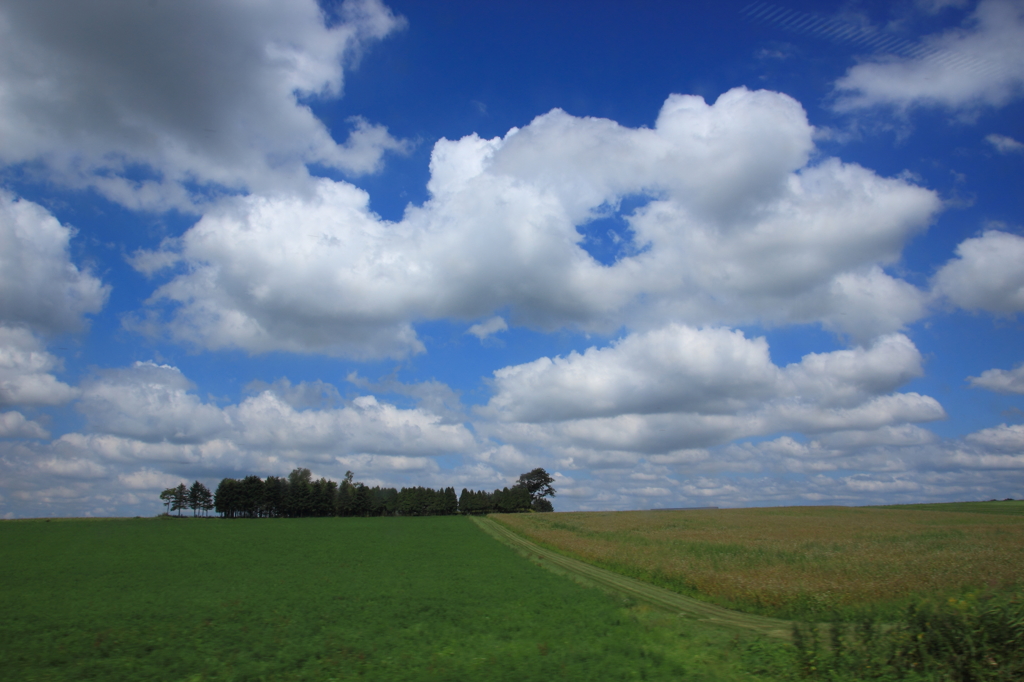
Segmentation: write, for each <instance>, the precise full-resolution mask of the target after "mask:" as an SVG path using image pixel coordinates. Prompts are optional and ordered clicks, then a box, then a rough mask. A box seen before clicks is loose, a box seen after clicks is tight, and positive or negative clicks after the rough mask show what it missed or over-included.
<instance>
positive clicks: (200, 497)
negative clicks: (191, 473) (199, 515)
mask: <svg viewBox="0 0 1024 682" xmlns="http://www.w3.org/2000/svg"><path fill="white" fill-rule="evenodd" d="M209 499H211V498H210V489H209V488H207V487H206V486H205V485H203V484H202V483H200V482H199V481H196V482H195V483H193V484H192V487H191V488H189V489H188V508H189V509H191V510H192V516H195V515H196V511H197V510H200V509H205V506H204V505H205V504H206V503H207V501H208V500H209Z"/></svg>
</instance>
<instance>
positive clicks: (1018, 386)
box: [967, 365, 1024, 394]
mask: <svg viewBox="0 0 1024 682" xmlns="http://www.w3.org/2000/svg"><path fill="white" fill-rule="evenodd" d="M967 378H968V380H969V381H970V382H971V386H973V387H974V388H987V389H988V390H990V391H996V392H997V393H1021V394H1024V365H1020V366H1018V367H1015V368H1014V369H986V370H985V371H984V372H982V373H981V376H980V377H967Z"/></svg>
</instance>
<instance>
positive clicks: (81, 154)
mask: <svg viewBox="0 0 1024 682" xmlns="http://www.w3.org/2000/svg"><path fill="white" fill-rule="evenodd" d="M338 13H339V17H338V18H339V19H340V20H339V21H337V22H334V23H333V25H331V26H328V25H326V24H325V20H326V17H325V15H324V12H323V11H322V10H321V8H320V7H319V5H318V4H317V3H316V2H315V1H314V0H296V1H294V2H288V3H281V2H268V1H265V0H260V1H256V2H250V1H249V0H231V1H228V2H215V3H210V2H204V1H202V0H182V1H180V2H167V3H127V4H126V3H122V2H114V1H112V0H93V1H91V2H77V1H73V0H66V1H61V2H57V3H56V4H54V3H50V4H48V5H47V6H46V7H43V6H42V5H39V4H36V3H6V4H5V5H4V6H3V8H0V90H2V91H3V92H4V97H3V98H2V99H0V138H2V139H3V140H4V145H3V148H2V150H0V159H2V160H3V161H4V162H6V163H20V162H25V161H28V162H41V163H43V164H45V165H46V166H47V167H48V168H49V169H50V171H51V172H52V173H53V175H52V176H51V177H52V179H55V180H59V181H63V182H65V183H68V184H70V185H72V186H91V187H93V188H95V189H97V190H98V191H99V192H101V193H102V194H104V195H105V196H107V197H108V198H110V199H112V200H114V201H118V202H121V203H123V204H125V205H127V206H130V207H149V208H165V207H168V206H178V207H186V208H188V207H190V206H191V203H192V201H193V199H195V198H196V197H194V196H191V195H190V192H189V189H187V186H194V185H192V183H198V184H199V185H206V186H209V185H220V186H224V187H228V188H232V189H243V190H244V189H251V190H256V191H260V190H270V189H273V188H277V187H281V186H288V185H291V186H293V187H294V186H297V185H299V184H301V183H302V182H303V181H304V180H305V179H306V178H307V177H308V174H307V171H306V166H305V164H307V163H319V164H323V165H325V166H329V167H333V168H338V169H341V170H343V171H347V172H350V173H366V172H372V171H374V170H375V169H377V168H378V166H379V164H380V159H381V155H382V154H383V153H384V152H385V151H386V150H401V149H404V147H405V145H404V143H401V142H398V141H397V140H395V139H394V138H392V137H391V136H390V135H388V134H387V131H386V130H385V129H383V128H382V127H380V126H374V125H371V124H369V123H367V122H366V121H363V120H362V119H355V120H353V131H352V133H351V136H350V137H349V139H348V141H347V142H346V143H345V144H340V145H339V144H338V143H336V142H335V140H334V139H333V138H332V136H331V133H330V131H328V130H327V128H326V127H325V126H324V124H323V123H322V122H321V121H320V120H319V119H317V118H316V117H315V116H314V115H313V113H312V112H311V110H310V108H309V107H308V106H306V105H305V104H304V103H303V99H302V98H308V97H317V96H329V97H336V96H338V95H340V93H341V89H342V86H343V76H344V74H343V67H344V65H345V64H346V63H349V64H351V63H354V61H355V60H357V59H358V57H359V54H360V53H361V51H362V50H363V49H365V47H366V46H367V45H368V44H369V43H370V42H372V41H375V40H377V39H380V38H383V37H384V36H386V35H388V34H389V33H391V32H393V31H394V30H396V29H398V28H400V27H401V26H402V25H403V23H404V22H403V20H402V19H401V18H398V17H395V16H394V15H393V14H392V13H391V12H390V11H389V10H388V9H387V8H386V7H384V6H383V5H382V4H381V3H380V2H379V0H349V1H348V2H346V3H344V4H343V5H342V6H341V7H340V9H339V10H338Z"/></svg>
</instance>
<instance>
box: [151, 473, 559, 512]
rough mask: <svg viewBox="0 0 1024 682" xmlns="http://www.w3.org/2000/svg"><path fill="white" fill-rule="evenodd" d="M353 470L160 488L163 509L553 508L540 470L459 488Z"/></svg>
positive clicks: (546, 480)
mask: <svg viewBox="0 0 1024 682" xmlns="http://www.w3.org/2000/svg"><path fill="white" fill-rule="evenodd" d="M352 479H353V474H352V472H351V471H349V472H346V474H345V478H344V480H342V481H341V483H337V482H335V481H331V480H328V479H326V478H320V479H317V480H313V477H312V474H311V473H310V471H309V469H304V468H299V469H294V470H292V472H291V473H290V474H288V476H287V477H280V476H267V477H266V478H260V477H259V476H255V475H250V476H246V477H244V478H241V479H235V478H225V479H223V480H221V482H220V485H218V486H217V490H216V492H214V493H212V494H211V493H210V490H209V489H208V488H207V487H206V486H204V485H203V484H202V483H200V482H199V481H196V482H195V483H193V484H192V487H191V488H186V487H185V484H184V483H182V484H181V485H179V486H178V487H177V488H168V489H167V490H164V491H163V492H162V493H160V499H161V500H162V501H163V502H164V504H165V505H166V507H167V512H166V513H170V512H174V511H176V512H178V516H181V512H182V510H184V509H191V510H192V515H193V516H196V515H199V514H203V515H208V514H209V512H210V511H214V510H215V511H216V512H217V513H218V514H220V515H221V516H222V517H224V518H297V517H315V516H443V515H450V514H489V513H492V512H501V513H515V512H529V511H538V512H550V511H554V507H553V506H552V504H551V501H550V500H548V499H547V498H548V497H554V495H555V489H554V488H552V487H551V484H552V483H553V482H554V479H553V478H551V476H549V475H548V472H547V471H545V470H544V469H540V468H538V469H534V470H533V471H530V472H527V473H525V474H522V475H521V476H520V477H519V480H518V481H517V482H516V483H515V485H513V486H512V487H505V488H503V489H497V490H494V491H493V492H487V491H485V490H479V491H473V490H468V489H466V488H463V490H462V495H460V496H459V497H456V495H455V489H454V488H451V487H449V488H444V489H443V490H434V489H432V488H424V487H420V486H416V487H412V488H402V489H401V490H398V489H395V488H381V487H380V486H374V487H372V488H371V487H369V486H366V485H364V484H362V483H360V482H358V481H353V480H352Z"/></svg>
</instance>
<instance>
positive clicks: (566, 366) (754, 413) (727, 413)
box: [477, 325, 945, 465]
mask: <svg viewBox="0 0 1024 682" xmlns="http://www.w3.org/2000/svg"><path fill="white" fill-rule="evenodd" d="M921 373H922V368H921V355H920V353H919V352H918V350H917V348H916V347H915V346H914V344H913V343H912V342H911V341H910V339H908V338H907V337H906V336H903V335H902V334H895V335H890V336H885V337H881V338H879V339H877V340H876V341H875V342H874V343H873V344H872V345H870V346H867V347H856V348H853V349H850V350H839V351H833V352H830V353H811V354H808V355H806V356H804V358H803V359H802V360H801V361H800V362H799V363H793V364H790V365H787V366H785V367H779V366H777V365H775V364H774V363H773V362H772V361H771V358H770V353H769V348H768V345H767V343H766V342H765V340H764V339H763V338H758V339H748V338H746V337H745V336H744V335H743V334H742V333H741V332H739V331H731V330H727V329H694V328H690V327H685V326H680V325H669V326H667V327H664V328H662V329H659V330H653V331H649V332H642V333H634V334H630V335H628V336H627V337H625V338H623V339H621V340H620V341H618V342H617V343H615V344H613V345H611V346H609V347H607V348H601V349H598V348H590V349H588V350H587V351H586V352H584V353H582V354H580V353H575V352H574V353H571V354H570V355H569V356H567V357H564V358H562V357H557V358H554V359H551V358H541V359H539V360H536V361H534V362H531V363H526V364H523V365H516V366H512V367H506V368H504V369H500V370H497V371H496V372H495V373H494V388H495V395H494V397H492V398H491V400H490V402H488V404H487V405H486V406H483V407H481V408H479V413H480V414H481V415H483V416H485V417H487V418H489V419H491V420H493V421H492V422H491V423H481V424H478V425H477V429H478V431H479V432H481V433H486V434H490V435H493V436H495V437H498V438H500V439H502V440H504V441H506V442H509V443H513V444H517V445H519V446H520V447H530V446H534V447H540V448H550V449H553V450H554V451H556V452H562V453H563V454H565V455H566V456H571V457H572V458H573V459H574V461H576V462H578V463H583V462H586V463H588V464H590V465H597V464H599V463H601V464H604V465H613V464H615V463H616V462H618V463H625V462H635V461H636V460H637V454H636V453H643V454H644V455H645V456H659V457H664V458H665V459H663V460H659V461H662V462H664V463H668V462H671V461H672V460H673V459H674V458H675V455H674V454H673V453H678V452H680V451H682V452H683V454H684V456H683V457H682V459H681V460H680V461H684V460H686V459H687V458H688V457H689V455H688V454H686V451H688V450H693V449H695V448H696V449H698V450H697V452H700V450H699V449H700V448H706V447H709V446H715V445H721V444H723V443H727V442H729V441H732V440H736V439H740V438H750V437H758V436H768V435H771V434H773V433H779V432H785V431H797V432H801V433H804V434H827V433H830V432H851V431H854V432H856V431H875V430H878V429H884V428H888V427H897V428H903V427H905V425H908V424H914V423H920V422H927V421H933V420H936V419H942V418H943V417H945V412H944V411H943V409H942V407H941V406H940V405H939V403H938V402H936V401H935V400H934V399H933V398H931V397H928V396H923V395H919V394H917V393H893V391H894V390H895V389H896V388H898V387H899V386H900V385H902V384H904V383H906V382H907V381H909V380H910V379H913V378H915V377H917V376H920V375H921ZM699 459H700V458H698V460H699Z"/></svg>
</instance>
